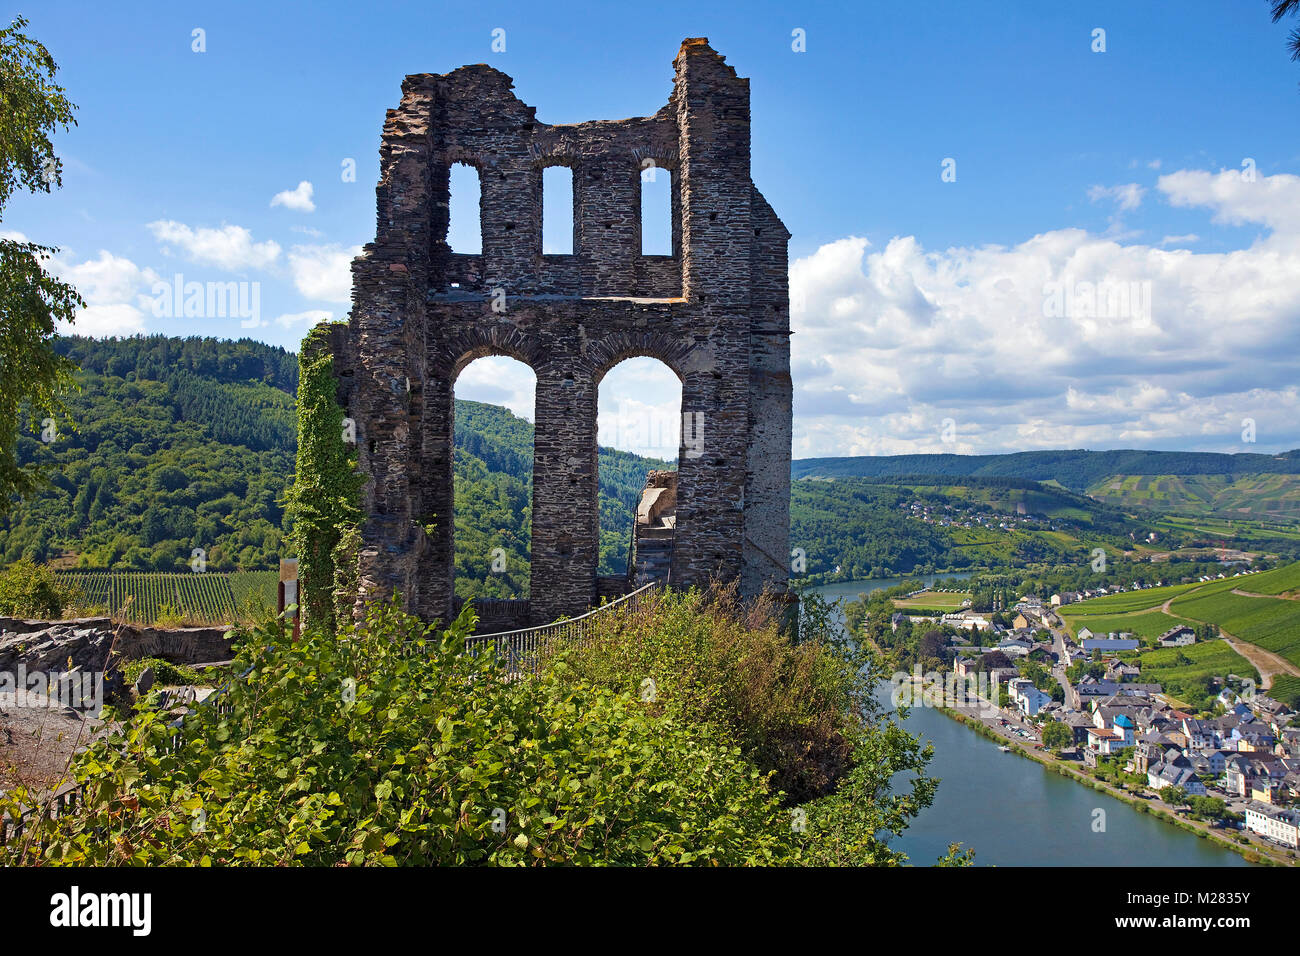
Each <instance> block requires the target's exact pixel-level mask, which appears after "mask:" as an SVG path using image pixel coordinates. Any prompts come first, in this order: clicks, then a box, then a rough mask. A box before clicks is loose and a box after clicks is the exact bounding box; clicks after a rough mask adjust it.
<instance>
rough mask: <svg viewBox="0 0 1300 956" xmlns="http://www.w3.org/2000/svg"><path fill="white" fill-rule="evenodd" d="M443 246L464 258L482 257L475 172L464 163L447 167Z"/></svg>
mask: <svg viewBox="0 0 1300 956" xmlns="http://www.w3.org/2000/svg"><path fill="white" fill-rule="evenodd" d="M449 191H450V199H449V208H448V225H447V245H449V246H450V247H451V251H452V252H458V253H462V254H464V255H471V256H480V255H482V254H483V223H482V205H481V198H482V189H481V188H480V185H479V175H478V170H477V169H475V168H474V167H473V166H470V165H468V164H467V163H455V164H453V165H452V167H451V182H450V190H449Z"/></svg>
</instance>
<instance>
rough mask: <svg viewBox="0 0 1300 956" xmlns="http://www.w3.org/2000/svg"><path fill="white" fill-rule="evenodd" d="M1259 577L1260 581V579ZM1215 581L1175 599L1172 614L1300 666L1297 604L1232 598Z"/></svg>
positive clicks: (1283, 600) (1267, 598)
mask: <svg viewBox="0 0 1300 956" xmlns="http://www.w3.org/2000/svg"><path fill="white" fill-rule="evenodd" d="M1259 577H1261V578H1262V577H1264V575H1260V576H1259ZM1224 584H1229V582H1226V581H1216V582H1214V585H1206V586H1204V587H1201V588H1198V589H1196V590H1195V591H1193V592H1191V593H1189V594H1186V595H1184V596H1182V597H1180V598H1177V599H1176V600H1175V601H1174V602H1173V604H1171V605H1170V609H1171V610H1172V611H1175V612H1177V613H1178V614H1181V615H1183V616H1185V617H1190V618H1192V619H1193V620H1197V621H1206V622H1208V623H1210V624H1216V625H1218V626H1219V627H1221V628H1223V630H1225V631H1227V632H1228V633H1229V634H1231V635H1233V636H1234V637H1239V638H1241V639H1242V640H1243V641H1248V642H1249V643H1251V644H1258V645H1259V646H1260V647H1262V648H1264V649H1265V650H1269V651H1273V652H1274V653H1275V654H1280V655H1281V656H1283V657H1285V658H1286V659H1287V660H1289V661H1291V662H1292V663H1294V664H1300V601H1288V600H1285V599H1283V598H1273V597H1245V596H1243V595H1240V594H1233V593H1232V587H1233V586H1236V585H1238V584H1240V582H1232V583H1231V584H1230V586H1229V587H1228V588H1224V587H1222V586H1221V585H1224Z"/></svg>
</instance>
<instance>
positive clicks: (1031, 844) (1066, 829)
mask: <svg viewBox="0 0 1300 956" xmlns="http://www.w3.org/2000/svg"><path fill="white" fill-rule="evenodd" d="M964 576H966V575H925V576H922V580H923V581H924V583H927V584H933V583H935V582H936V581H938V580H953V579H956V578H959V577H964ZM900 581H901V579H886V580H876V581H856V582H841V583H837V584H834V585H827V586H824V587H822V588H818V589H816V590H817V591H818V592H819V593H821V594H823V595H824V596H825V597H827V598H828V599H834V598H842V597H847V598H849V599H850V600H851V599H853V598H856V597H857V596H858V595H859V594H862V593H868V592H871V591H874V590H877V589H879V588H882V587H891V586H893V585H894V584H898V583H900ZM883 693H884V694H885V700H884V702H885V703H886V705H887V706H891V705H889V701H888V690H887V689H886V690H885V691H883ZM903 726H904V727H906V728H907V730H908V731H909V732H911V733H913V734H917V735H919V736H921V737H922V738H923V739H924V740H927V741H929V742H930V743H931V744H932V745H933V746H934V758H933V760H932V761H931V764H930V768H929V773H930V775H931V776H934V777H937V778H940V780H941V781H942V782H941V783H940V785H939V790H938V794H937V796H936V798H935V802H934V804H933V805H932V806H931V807H929V808H927V809H926V810H924V811H922V812H921V813H920V814H919V815H918V816H917V818H916V819H915V820H914V821H913V822H912V825H911V826H910V827H909V828H908V829H907V830H905V831H904V832H903V834H902V835H901V836H900V837H899V838H897V839H896V840H895V841H894V844H893V845H894V846H895V848H897V849H899V850H902V851H903V852H905V853H906V854H907V855H908V856H909V858H910V859H911V860H912V861H913V862H914V863H916V864H918V865H926V864H929V863H931V862H932V861H934V860H935V859H937V858H939V857H940V856H942V855H943V854H944V853H945V852H946V850H947V847H948V844H950V843H954V842H959V843H962V844H963V845H965V846H967V847H971V848H973V849H974V850H975V854H976V855H975V861H976V864H977V865H990V864H991V865H996V866H1071V865H1075V866H1192V867H1206V866H1227V867H1237V866H1248V865H1250V864H1249V863H1248V862H1247V861H1246V860H1245V859H1244V858H1243V857H1242V856H1241V855H1240V854H1239V852H1236V848H1235V847H1230V846H1227V845H1223V844H1221V843H1220V842H1218V841H1217V840H1213V839H1212V838H1211V837H1210V836H1209V835H1207V836H1205V837H1202V836H1201V835H1200V834H1199V833H1197V832H1193V831H1191V830H1188V829H1183V828H1181V827H1180V826H1177V825H1173V826H1171V825H1170V822H1172V821H1166V820H1163V819H1160V818H1159V817H1157V816H1155V815H1153V814H1151V813H1149V812H1141V811H1139V810H1138V808H1137V807H1136V805H1135V804H1134V803H1133V802H1131V801H1130V800H1126V799H1125V798H1124V797H1123V795H1120V794H1116V793H1112V792H1110V791H1109V790H1107V789H1095V788H1094V787H1093V786H1092V783H1094V781H1091V780H1089V779H1085V778H1080V777H1079V776H1078V775H1072V774H1068V770H1067V771H1066V772H1059V771H1057V770H1056V768H1054V767H1051V766H1048V765H1047V764H1046V763H1044V762H1043V761H1040V760H1033V762H1031V761H1027V760H1015V759H1012V754H1009V753H1002V752H1000V751H999V750H998V746H999V743H1001V744H1002V745H1003V746H1007V745H1014V743H1015V742H1014V741H1010V742H1009V741H1007V740H1005V739H1002V740H1000V741H999V740H997V739H996V736H991V737H986V736H982V735H980V734H979V733H978V732H977V733H971V731H972V730H974V729H975V728H974V727H972V726H970V725H968V724H964V723H961V722H959V721H958V720H957V719H956V718H955V717H954V716H953V715H950V714H945V713H943V712H942V711H941V710H940V709H939V708H935V707H914V708H911V709H910V712H909V713H908V716H907V718H906V719H905V720H904V721H903ZM1014 752H1020V748H1018V747H1016V748H1015V751H1014ZM1021 755H1022V756H1029V754H1025V753H1022V754H1021ZM1035 764H1037V766H1036V765H1035ZM1048 771H1051V772H1048ZM1080 783H1083V784H1086V786H1079V784H1080ZM1138 802H1142V801H1138ZM1099 810H1101V811H1104V812H1103V813H1101V814H1098V812H1097V811H1099ZM1098 820H1101V821H1103V823H1102V826H1103V829H1100V830H1098V829H1095V827H1096V826H1097V825H1098V824H1097V821H1098Z"/></svg>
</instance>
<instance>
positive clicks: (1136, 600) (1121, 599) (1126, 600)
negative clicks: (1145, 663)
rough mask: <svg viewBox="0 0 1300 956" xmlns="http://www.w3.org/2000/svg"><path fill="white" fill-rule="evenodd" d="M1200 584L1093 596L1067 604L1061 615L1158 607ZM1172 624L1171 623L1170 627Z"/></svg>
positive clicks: (1129, 610) (1108, 613) (1120, 611)
mask: <svg viewBox="0 0 1300 956" xmlns="http://www.w3.org/2000/svg"><path fill="white" fill-rule="evenodd" d="M1198 586H1199V585H1196V584H1174V585H1171V586H1169V587H1166V588H1147V589H1146V590H1144V591H1126V592H1124V593H1123V594H1111V595H1108V596H1106V597H1099V598H1092V599H1090V600H1087V601H1080V602H1079V603H1078V604H1068V605H1066V606H1065V607H1063V608H1061V616H1062V617H1067V618H1076V617H1091V616H1093V615H1101V616H1107V615H1115V614H1128V613H1130V612H1132V611H1145V610H1147V609H1149V608H1153V607H1155V608H1158V607H1160V605H1162V604H1164V603H1165V601H1168V600H1169V599H1170V598H1172V597H1177V596H1178V595H1180V594H1186V593H1187V592H1188V591H1189V590H1191V589H1192V588H1195V587H1198ZM1172 626H1173V625H1172V624H1171V625H1170V627H1172ZM1094 630H1095V628H1094Z"/></svg>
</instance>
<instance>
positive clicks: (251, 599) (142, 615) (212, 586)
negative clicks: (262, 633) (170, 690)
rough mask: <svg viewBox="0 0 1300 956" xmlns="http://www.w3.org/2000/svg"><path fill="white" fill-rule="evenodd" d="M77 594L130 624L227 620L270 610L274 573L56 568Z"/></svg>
mask: <svg viewBox="0 0 1300 956" xmlns="http://www.w3.org/2000/svg"><path fill="white" fill-rule="evenodd" d="M58 574H59V577H60V579H61V580H63V581H64V582H65V583H68V584H71V585H73V586H74V587H76V588H77V589H78V590H79V591H80V592H81V597H80V599H79V600H78V602H77V603H78V604H79V605H80V606H81V607H83V608H85V609H89V610H94V609H98V610H102V611H104V612H107V613H110V614H112V615H113V616H115V617H121V618H123V619H125V620H127V621H130V622H131V623H135V624H156V623H159V622H160V621H161V622H163V623H181V622H184V623H214V624H226V623H232V622H235V621H239V620H245V619H248V618H252V617H255V616H257V615H259V614H261V613H263V612H266V611H270V610H274V608H275V604H276V581H277V579H278V574H277V572H275V571H236V572H231V573H222V572H217V571H208V572H204V573H201V574H195V573H192V572H180V573H163V572H144V571H60V572H58Z"/></svg>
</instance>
